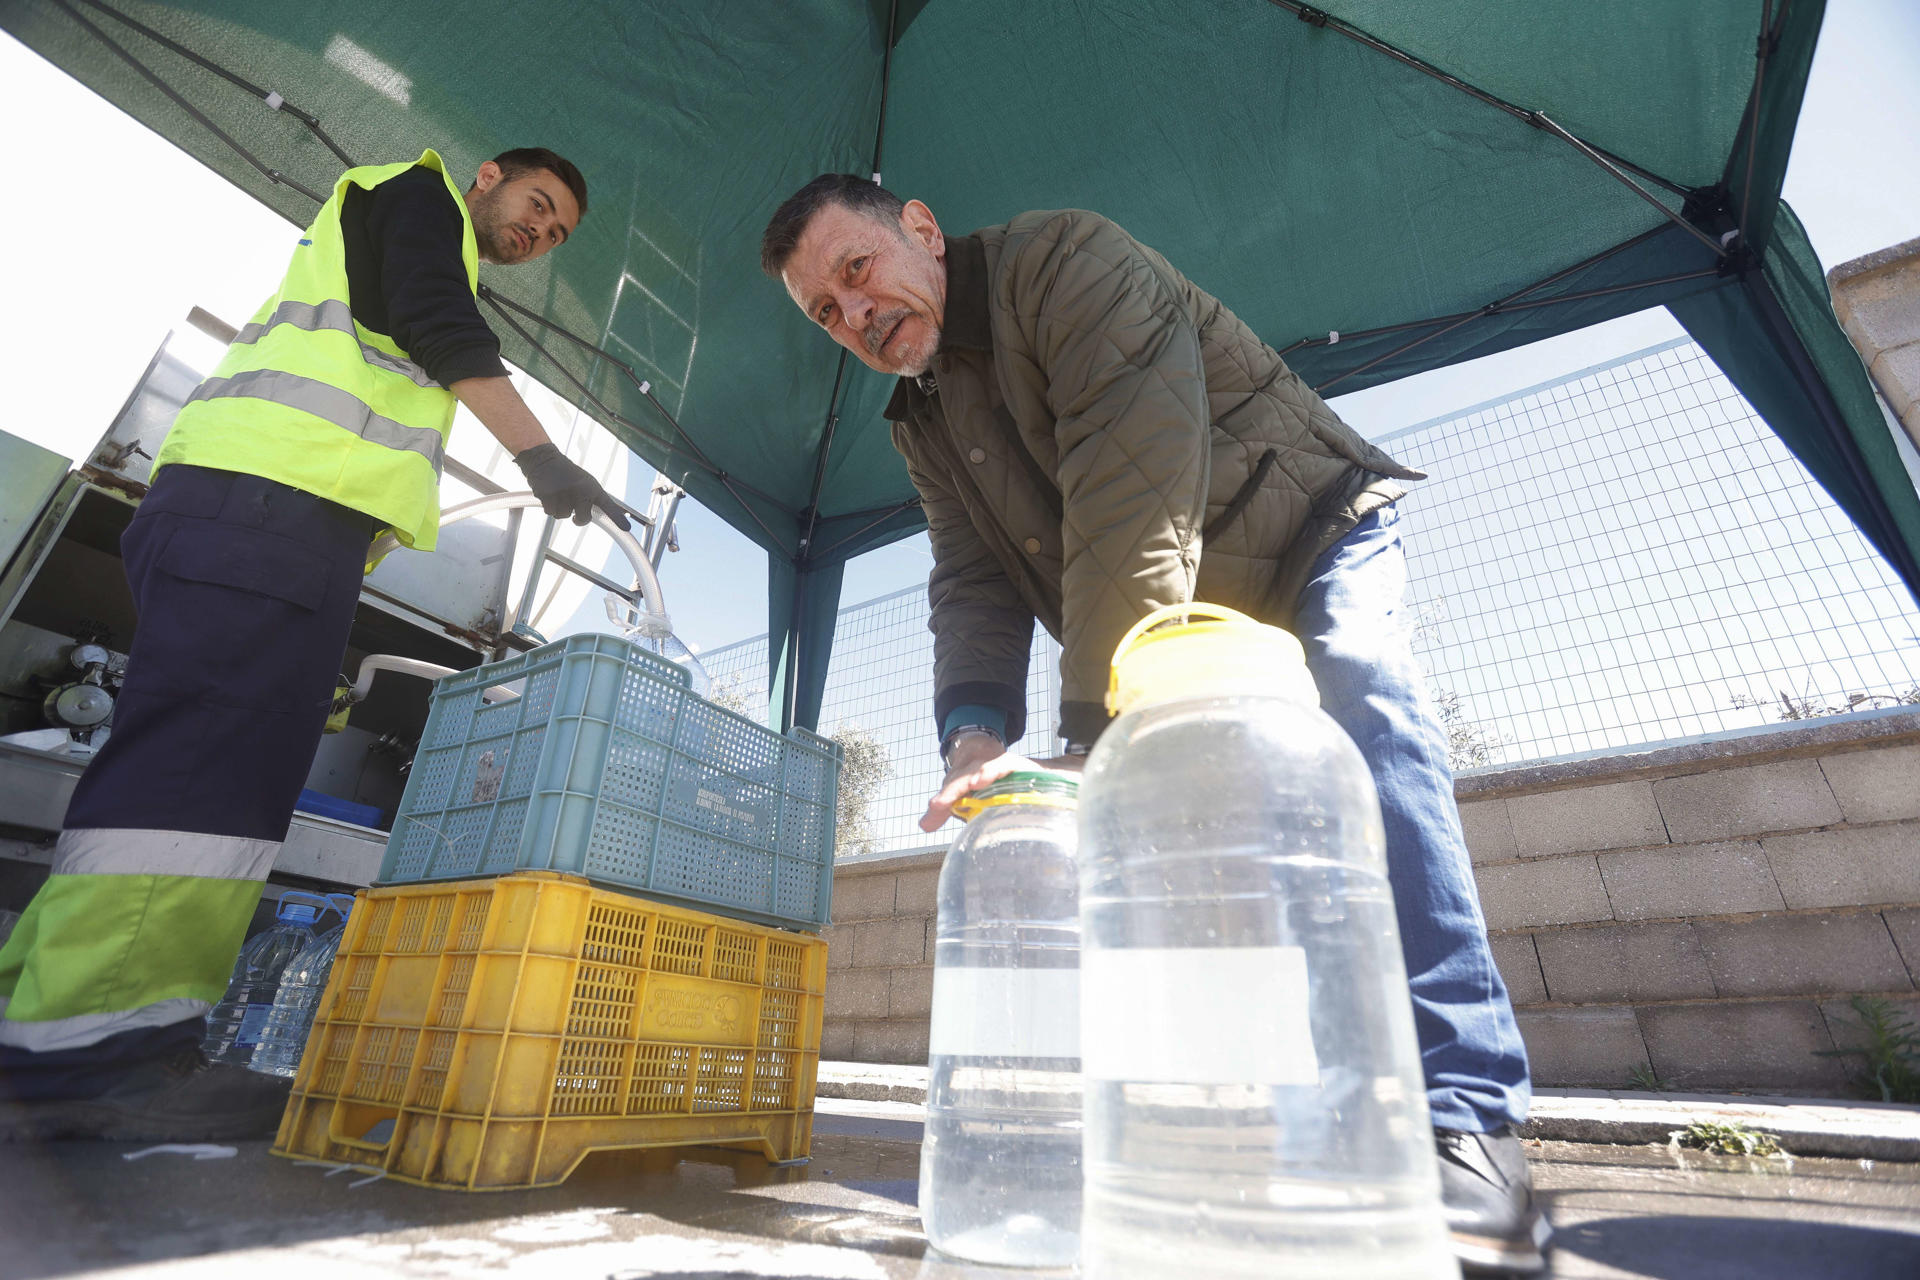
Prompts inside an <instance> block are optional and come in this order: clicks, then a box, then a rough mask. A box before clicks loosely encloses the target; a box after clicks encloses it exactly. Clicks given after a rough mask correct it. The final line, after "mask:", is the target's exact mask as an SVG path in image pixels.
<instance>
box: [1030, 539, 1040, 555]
mask: <svg viewBox="0 0 1920 1280" xmlns="http://www.w3.org/2000/svg"><path fill="white" fill-rule="evenodd" d="M1027 554H1028V555H1030V556H1037V555H1039V554H1040V539H1038V538H1028V539H1027Z"/></svg>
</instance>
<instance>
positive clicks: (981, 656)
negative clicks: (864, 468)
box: [893, 424, 1033, 743]
mask: <svg viewBox="0 0 1920 1280" xmlns="http://www.w3.org/2000/svg"><path fill="white" fill-rule="evenodd" d="M893 430H894V438H895V443H896V445H897V446H899V447H900V452H901V454H902V455H903V456H904V457H905V458H906V460H907V474H908V476H909V477H911V478H912V480H913V487H914V489H915V490H917V491H918V492H919V494H920V506H921V509H922V510H923V511H924V512H925V513H926V517H927V537H928V539H929V540H930V541H931V542H932V544H933V573H932V575H931V576H930V577H929V578H928V580H927V597H928V600H929V601H930V603H931V604H932V606H933V612H932V616H931V617H929V618H928V619H927V626H928V628H929V629H930V630H931V631H932V632H933V687H934V710H933V719H934V725H935V729H934V732H935V733H936V734H937V733H939V732H940V730H939V727H938V726H940V725H942V724H944V723H945V722H946V718H947V713H948V712H949V711H951V710H953V709H954V708H955V707H960V706H968V705H981V706H989V707H997V708H999V709H1000V710H1001V711H1004V712H1005V713H1006V716H1007V734H1006V737H1007V741H1008V742H1009V743H1012V742H1015V741H1017V740H1018V739H1019V737H1020V735H1021V734H1022V733H1024V732H1026V721H1027V658H1028V655H1029V654H1030V653H1031V652H1032V650H1033V613H1032V611H1031V610H1029V609H1028V608H1027V607H1026V606H1025V605H1024V604H1022V603H1021V601H1020V596H1019V593H1018V592H1017V591H1016V590H1015V588H1014V586H1013V583H1012V582H1010V581H1009V580H1008V579H1007V575H1006V571H1005V570H1003V569H1002V568H1001V567H1000V563H999V561H997V560H996V559H994V556H993V553H992V552H991V551H990V550H989V549H988V547H987V545H986V543H985V542H983V541H982V540H981V538H980V534H979V532H978V531H977V530H976V529H975V528H974V526H973V519H972V517H971V516H969V515H968V514H967V509H966V507H965V506H964V505H963V504H962V503H961V501H960V499H959V497H958V496H957V495H956V494H955V493H954V492H953V490H951V489H950V488H948V487H947V486H946V485H944V484H942V483H940V481H939V480H937V479H936V478H935V477H934V474H933V471H934V468H932V467H930V466H928V465H925V464H924V463H923V462H921V461H919V460H917V459H916V457H915V454H914V450H913V448H912V445H911V441H910V440H909V439H907V438H905V434H906V433H908V432H909V431H911V428H910V427H908V426H905V425H902V424H896V425H895V427H894V429H893Z"/></svg>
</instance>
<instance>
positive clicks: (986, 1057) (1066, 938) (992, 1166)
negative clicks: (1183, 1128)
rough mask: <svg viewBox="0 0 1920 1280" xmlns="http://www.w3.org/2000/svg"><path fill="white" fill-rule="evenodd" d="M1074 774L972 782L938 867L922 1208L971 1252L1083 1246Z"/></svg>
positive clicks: (935, 1232)
mask: <svg viewBox="0 0 1920 1280" xmlns="http://www.w3.org/2000/svg"><path fill="white" fill-rule="evenodd" d="M1077 789H1078V788H1077V784H1076V781H1075V780H1074V779H1073V778H1071V777H1068V776H1065V775H1062V774H1057V773H1052V772H1023V773H1016V774H1012V775H1010V776H1009V777H1007V778H1005V779H1003V780H1002V781H1000V782H998V783H995V784H994V785H992V786H990V787H987V788H984V789H982V790H980V791H978V792H975V793H974V794H973V795H971V796H969V797H967V798H966V799H964V800H962V801H961V802H960V804H959V805H956V806H955V810H954V811H955V812H956V813H957V814H959V815H960V816H961V817H963V818H967V819H968V822H967V829H966V830H965V831H964V832H963V833H961V836H960V838H959V839H958V840H957V841H955V842H954V845H953V848H952V849H951V850H949V851H948V853H947V859H946V863H945V865H944V866H943V867H942V868H941V871H940V888H939V906H938V913H939V918H938V920H937V922H936V924H935V929H936V937H935V942H934V968H933V1015H932V1026H931V1033H930V1034H931V1039H930V1041H929V1053H928V1068H929V1072H928V1076H929V1078H928V1081H927V1122H926V1137H925V1140H924V1142H923V1144H922V1146H921V1149H920V1216H921V1219H922V1221H923V1223H924V1225H925V1227H926V1232H927V1240H928V1242H929V1243H931V1244H932V1245H933V1247H934V1248H936V1249H938V1250H939V1251H940V1252H942V1253H944V1254H947V1255H949V1256H951V1257H955V1258H963V1259H966V1260H967V1261H970V1262H984V1263H991V1264H998V1265H1001V1266H1036V1267H1037V1266H1061V1265H1067V1264H1071V1263H1072V1262H1073V1261H1074V1258H1075V1256H1076V1254H1077V1252H1078V1249H1079V1242H1080V1049H1079V999H1080V990H1079V978H1080V970H1079V964H1080V911H1079V905H1078V898H1079V891H1080V882H1079V868H1078V866H1077V865H1076V863H1075V859H1074V845H1075V832H1074V815H1073V806H1074V796H1075V792H1076V791H1077Z"/></svg>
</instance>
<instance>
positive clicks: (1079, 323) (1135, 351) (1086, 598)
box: [999, 210, 1208, 742]
mask: <svg viewBox="0 0 1920 1280" xmlns="http://www.w3.org/2000/svg"><path fill="white" fill-rule="evenodd" d="M1008 251H1009V252H1010V253H1012V254H1013V255H1014V256H1013V258H1012V259H1011V270H1010V271H1009V272H1008V273H1007V275H1006V279H1007V282H1008V287H1010V289H1011V290H1012V298H1011V299H1010V302H1011V311H1012V314H1013V315H1014V317H1015V324H1016V326H1017V327H1018V329H1019V330H1020V338H1021V342H1019V343H1018V344H1012V345H1017V346H1018V347H1019V348H1020V349H1019V350H1018V351H1017V352H1016V351H1007V350H1003V351H1001V352H1000V353H999V354H1000V355H1001V358H1003V359H1009V358H1010V359H1013V360H1016V361H1026V362H1028V363H1029V367H1027V368H1022V369H1013V370H1010V371H1009V375H1008V376H1009V377H1010V378H1014V379H1036V380H1037V381H1038V383H1039V384H1040V385H1044V387H1045V388H1046V402H1047V408H1048V411H1049V412H1050V413H1051V415H1052V417H1053V419H1054V443H1055V446H1056V448H1057V450H1058V458H1059V461H1058V464H1057V469H1056V477H1057V479H1058V482H1059V485H1060V492H1061V498H1062V503H1063V514H1062V519H1061V530H1060V536H1061V597H1062V632H1063V637H1062V639H1063V643H1062V652H1061V657H1060V670H1061V731H1062V732H1063V733H1064V734H1065V735H1066V736H1067V737H1068V738H1069V739H1070V740H1072V741H1078V742H1090V741H1092V740H1093V739H1094V738H1095V737H1097V736H1098V735H1099V733H1100V731H1101V729H1103V728H1104V727H1105V725H1106V722H1107V713H1106V709H1105V706H1104V699H1105V695H1106V688H1107V667H1108V664H1109V663H1110V661H1111V660H1112V657H1113V650H1114V646H1115V645H1117V644H1118V643H1119V642H1120V637H1121V636H1122V635H1124V634H1125V633H1126V630H1127V628H1128V627H1130V626H1132V625H1133V624H1134V623H1135V622H1137V621H1139V619H1140V618H1141V617H1143V616H1145V615H1146V614H1147V613H1148V612H1149V611H1151V610H1153V609H1156V608H1159V607H1160V606H1162V605H1168V604H1179V603H1183V602H1185V601H1188V600H1191V599H1192V598H1193V584H1194V578H1195V576H1196V574H1197V573H1198V570H1199V564H1200V529H1201V526H1202V525H1203V523H1204V522H1205V511H1206V496H1207V471H1208V452H1207V431H1208V416H1207V396H1206V379H1205V375H1204V372H1203V365H1202V363H1201V351H1200V334H1199V331H1198V328H1197V327H1196V325H1195V322H1194V320H1193V317H1192V316H1191V315H1190V314H1189V312H1188V309H1187V306H1186V303H1185V301H1184V298H1185V292H1184V290H1183V289H1182V288H1181V287H1180V285H1179V284H1178V283H1177V282H1176V280H1175V279H1173V278H1171V275H1170V270H1171V269H1170V268H1168V267H1166V264H1165V263H1164V261H1163V260H1161V259H1160V258H1159V257H1158V255H1155V254H1151V252H1150V251H1149V250H1146V249H1144V248H1143V247H1142V246H1141V245H1140V244H1138V243H1137V242H1136V241H1135V240H1134V239H1133V238H1132V237H1131V236H1129V235H1127V233H1126V232H1124V231H1122V230H1121V229H1120V228H1119V227H1118V226H1116V225H1114V224H1113V223H1112V222H1109V221H1108V220H1107V219H1105V218H1103V217H1100V216H1099V215H1098V214H1092V213H1086V212H1081V211H1074V210H1069V211H1066V212H1063V213H1059V214H1055V215H1053V216H1052V217H1050V218H1048V219H1047V220H1046V221H1045V222H1044V223H1042V224H1040V225H1039V226H1038V227H1037V228H1035V229H1034V230H1033V232H1032V233H1031V234H1030V235H1028V236H1027V237H1026V238H1025V240H1024V242H1023V243H1021V244H1019V245H1018V246H1017V247H1016V246H1015V245H1014V244H1012V243H1009V245H1008Z"/></svg>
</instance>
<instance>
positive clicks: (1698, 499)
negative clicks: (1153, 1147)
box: [701, 339, 1920, 856]
mask: <svg viewBox="0 0 1920 1280" xmlns="http://www.w3.org/2000/svg"><path fill="white" fill-rule="evenodd" d="M1378 443H1380V444H1381V445H1383V446H1384V447H1385V448H1386V449H1387V450H1388V452H1390V453H1392V454H1393V455H1394V456H1395V457H1396V458H1398V459H1399V460H1400V461H1402V462H1404V463H1406V464H1407V465H1408V466H1412V467H1417V468H1419V469H1420V470H1423V471H1425V472H1427V473H1428V475H1429V476H1430V477H1431V478H1430V479H1428V480H1427V481H1425V482H1423V483H1421V484H1418V485H1415V486H1413V489H1412V492H1411V493H1410V494H1409V496H1407V497H1406V498H1404V499H1402V501H1401V508H1402V512H1403V518H1402V524H1401V527H1402V529H1403V531H1405V534H1406V538H1407V552H1408V576H1409V586H1408V598H1407V607H1406V611H1405V621H1406V624H1407V626H1408V627H1409V628H1410V630H1411V632H1412V639H1413V645H1414V651H1415V653H1416V655H1417V656H1418V657H1419V658H1420V661H1421V663H1422V665H1423V666H1424V667H1425V669H1426V670H1427V672H1428V674H1429V678H1430V688H1431V691H1432V693H1433V696H1434V699H1435V702H1436V704H1437V706H1438V709H1439V712H1440V715H1441V719H1442V720H1443V722H1444V723H1445V724H1446V726H1447V729H1448V734H1449V745H1450V748H1451V754H1452V757H1453V762H1454V767H1455V768H1456V769H1472V768H1483V767H1495V766H1502V765H1513V764H1520V763H1525V762H1528V761H1533V760H1539V759H1544V758H1547V757H1552V756H1560V755H1567V754H1576V753H1581V752H1592V751H1603V750H1609V749H1616V748H1624V747H1633V746H1640V745H1644V744H1646V743H1650V742H1658V741H1664V740H1667V739H1672V738H1681V737H1691V736H1694V735H1697V734H1703V733H1712V732H1717V731H1722V730H1728V729H1738V728H1745V727H1749V726H1754V725H1760V724H1764V723H1767V722H1770V721H1776V720H1792V719H1804V718H1808V717H1811V716H1817V715H1830V714H1839V713H1844V712H1847V711H1851V710H1860V709H1865V708H1870V707H1876V706H1884V705H1889V704H1893V703H1898V702H1902V701H1904V702H1920V610H1916V608H1915V606H1914V602H1913V599H1912V597H1911V596H1909V595H1908V593H1907V591H1906V589H1905V587H1903V586H1902V585H1901V583H1900V581H1899V579H1898V578H1897V577H1896V576H1895V575H1894V573H1893V571H1892V570H1891V569H1889V568H1888V567H1887V566H1886V564H1885V562H1884V561H1883V560H1882V559H1881V558H1880V556H1879V555H1878V553H1876V552H1875V551H1874V550H1873V548H1872V546H1871V545H1870V544H1868V542H1867V541H1866V539H1865V538H1864V537H1863V536H1861V534H1860V533H1859V531H1858V530H1857V529H1856V528H1855V527H1854V525H1853V523H1852V522H1851V521H1850V520H1849V519H1848V518H1847V516H1846V515H1845V514H1844V513H1843V512H1842V511H1841V510H1840V509H1839V508H1838V507H1837V506H1836V505H1835V504H1834V503H1833V500H1832V499H1831V498H1829V497H1828V496H1827V494H1826V492H1825V491H1824V490H1822V489H1821V488H1820V486H1819V485H1818V483H1817V482H1815V481H1814V479H1813V477H1812V476H1811V475H1809V474H1808V472H1807V470H1806V468H1805V467H1803V466H1802V465H1801V464H1800V462H1799V461H1798V460H1797V459H1796V458H1794V456H1793V455H1792V454H1791V453H1790V452H1788V450H1787V448H1786V446H1785V445H1784V444H1782V443H1781V442H1780V440H1779V438H1778V437H1776V436H1775V435H1774V434H1773V432H1772V431H1771V430H1770V429H1769V428H1768V427H1767V425H1766V424H1765V423H1764V422H1763V421H1761V419H1760V418H1759V416H1758V415H1757V414H1755V413H1754V412H1753V410H1752V408H1751V407H1749V406H1748V404H1747V403H1746V401H1745V400H1743V399H1742V398H1741V397H1740V395H1739V394H1738V393H1737V392H1736V391H1735V390H1734V389H1733V386H1732V384H1730V383H1729V382H1728V381H1727V379H1726V378H1725V376H1724V375H1723V374H1721V372H1720V371H1719V369H1718V368H1717V367H1716V366H1715V365H1714V364H1713V362H1712V361H1711V360H1710V359H1708V358H1707V356H1706V355H1705V353H1704V352H1702V351H1701V350H1700V348H1699V347H1698V346H1696V345H1695V344H1694V343H1692V342H1691V341H1689V340H1687V339H1679V340H1676V341H1674V342H1670V343H1666V344H1663V345H1660V346H1655V347H1650V348H1647V349H1646V350H1644V351H1640V352H1636V353H1634V354H1633V355H1629V356H1625V357H1623V358H1621V359H1619V360H1615V361H1612V362H1610V363H1608V364H1604V365H1599V366H1596V367H1594V368H1591V369H1587V370H1583V371H1582V372H1580V373H1576V374H1573V375H1571V376H1569V377H1566V378H1563V379H1560V380H1557V381H1555V382H1552V383H1548V384H1543V385H1541V386H1538V387H1532V388H1529V389H1528V390H1526V391H1522V392H1519V393H1516V394H1514V395H1511V396H1507V397H1504V398H1502V399H1501V400H1498V401H1493V402H1489V403H1487V404H1482V405H1476V406H1474V407H1472V408H1470V409H1465V410H1461V411H1459V412H1457V413H1453V414H1449V415H1447V416H1445V417H1442V418H1436V419H1434V420H1432V421H1430V422H1425V423H1421V424H1420V425H1418V426H1414V427H1409V428H1406V429H1405V430H1402V431H1398V432H1395V433H1393V434H1392V435H1389V436H1385V437H1382V438H1381V439H1380V440H1379V441H1378ZM927 613H928V605H927V598H926V591H925V589H924V588H923V587H921V586H914V587H910V588H907V589H906V590H903V591H899V592H896V593H894V594H892V595H887V596H882V597H880V598H878V599H875V600H869V601H867V602H865V603H864V604H858V605H853V606H850V607H848V608H846V609H843V610H841V612H840V618H839V626H838V630H837V632H836V634H835V639H834V650H833V661H832V666H831V668H830V670H829V673H828V677H827V687H826V694H825V700H824V704H823V710H822V715H821V728H822V731H823V732H827V733H838V734H839V735H840V736H841V738H842V741H843V744H845V745H847V746H848V748H849V751H848V756H849V766H848V768H847V770H846V772H845V774H844V775H843V777H844V778H845V779H846V780H847V783H848V784H849V785H851V786H854V787H865V791H864V792H856V793H855V794H851V795H849V796H848V797H847V798H848V800H849V801H851V803H850V804H849V805H847V806H843V822H842V836H843V839H842V844H841V850H840V852H841V855H842V856H846V855H848V854H853V853H887V852H899V851H902V850H906V849H915V848H924V847H927V846H928V845H930V844H934V843H937V842H938V841H937V840H936V839H935V838H931V837H928V836H925V835H923V834H922V833H921V832H920V830H919V829H918V827H917V826H916V825H915V820H916V819H917V818H918V817H919V815H920V813H921V811H922V809H923V808H924V806H925V802H926V798H927V796H929V795H931V794H932V792H933V790H934V789H935V787H936V786H937V784H938V782H939V779H940V773H941V771H940V765H939V761H938V759H937V757H936V753H935V741H934V733H933V723H932V704H933V687H932V683H933V641H932V636H931V635H930V634H929V632H928V631H927ZM701 661H702V662H703V663H704V664H705V665H706V668H707V670H708V673H709V674H710V675H711V676H712V677H713V681H714V689H715V693H716V696H717V697H719V698H721V700H723V701H729V702H733V703H734V704H735V705H738V706H740V707H742V708H751V709H753V710H756V711H757V710H758V709H759V708H760V707H763V706H764V705H765V702H766V697H767V676H766V666H767V662H766V639H765V637H764V636H763V637H759V638H757V639H754V640H747V641H742V642H740V643H738V644H733V645H729V646H727V647H725V648H723V649H715V650H711V651H709V652H708V653H705V654H703V655H701ZM1058 668H1059V650H1058V647H1057V646H1056V645H1055V644H1054V643H1053V642H1052V640H1051V639H1049V638H1048V637H1047V636H1046V635H1045V633H1043V632H1038V631H1036V633H1035V636H1034V648H1033V660H1032V665H1031V667H1030V683H1029V688H1028V695H1027V705H1028V723H1029V725H1030V726H1031V728H1030V730H1029V734H1028V737H1027V739H1026V741H1025V743H1024V747H1023V749H1024V750H1026V751H1027V752H1028V753H1029V754H1033V755H1045V754H1052V753H1053V752H1055V751H1057V750H1058V749H1059V744H1058V743H1057V742H1056V741H1055V740H1054V739H1053V738H1052V737H1051V735H1050V734H1049V733H1048V726H1051V725H1052V724H1053V723H1054V721H1055V719H1056V709H1057V702H1058V688H1059V684H1058V680H1059V676H1058ZM849 819H850V821H849Z"/></svg>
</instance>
